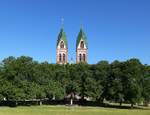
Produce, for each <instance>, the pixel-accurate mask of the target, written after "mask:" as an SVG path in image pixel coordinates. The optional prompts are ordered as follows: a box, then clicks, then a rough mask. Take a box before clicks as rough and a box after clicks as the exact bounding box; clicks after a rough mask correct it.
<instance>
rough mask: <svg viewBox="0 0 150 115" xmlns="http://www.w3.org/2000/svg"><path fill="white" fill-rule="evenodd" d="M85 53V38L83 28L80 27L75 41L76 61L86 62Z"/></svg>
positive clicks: (86, 45)
mask: <svg viewBox="0 0 150 115" xmlns="http://www.w3.org/2000/svg"><path fill="white" fill-rule="evenodd" d="M87 55H88V44H87V38H86V35H85V33H84V31H83V29H82V28H81V29H80V32H79V34H78V37H77V41H76V63H81V62H82V63H87Z"/></svg>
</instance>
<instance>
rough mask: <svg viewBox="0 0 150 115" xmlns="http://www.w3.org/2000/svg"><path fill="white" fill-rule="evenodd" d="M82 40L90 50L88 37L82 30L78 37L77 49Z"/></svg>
mask: <svg viewBox="0 0 150 115" xmlns="http://www.w3.org/2000/svg"><path fill="white" fill-rule="evenodd" d="M81 39H82V40H83V41H84V43H85V45H86V47H87V48H88V43H87V37H86V35H85V33H84V31H83V29H82V28H81V29H80V32H79V34H78V37H77V42H76V48H77V47H78V45H79V43H80V41H81Z"/></svg>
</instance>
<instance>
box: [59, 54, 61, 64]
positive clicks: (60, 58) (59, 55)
mask: <svg viewBox="0 0 150 115" xmlns="http://www.w3.org/2000/svg"><path fill="white" fill-rule="evenodd" d="M59 62H61V54H59Z"/></svg>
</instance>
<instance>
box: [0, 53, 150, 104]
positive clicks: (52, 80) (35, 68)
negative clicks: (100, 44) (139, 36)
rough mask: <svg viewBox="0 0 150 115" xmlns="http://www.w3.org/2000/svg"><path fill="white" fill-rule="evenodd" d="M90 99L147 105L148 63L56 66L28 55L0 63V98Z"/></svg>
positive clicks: (101, 62)
mask: <svg viewBox="0 0 150 115" xmlns="http://www.w3.org/2000/svg"><path fill="white" fill-rule="evenodd" d="M76 96H78V97H80V101H86V99H87V98H88V99H90V100H92V101H95V102H98V103H103V102H104V100H107V101H110V102H117V103H120V105H121V104H122V103H130V104H131V105H132V106H133V105H134V104H137V103H142V102H143V103H144V104H148V103H149V102H150V66H149V65H143V64H142V63H141V62H140V61H139V60H138V59H130V60H127V61H124V62H120V61H114V62H112V63H111V64H110V63H109V62H108V61H100V62H98V63H97V64H93V65H90V64H83V63H81V64H67V65H57V64H49V63H47V62H44V63H39V62H37V61H34V60H33V59H32V58H31V57H25V56H21V57H18V58H15V57H8V58H6V59H4V60H3V61H2V62H1V64H0V100H1V101H2V100H5V101H11V100H15V101H20V100H33V99H49V100H52V99H53V100H54V99H55V100H61V99H64V98H66V97H69V98H71V99H75V97H76Z"/></svg>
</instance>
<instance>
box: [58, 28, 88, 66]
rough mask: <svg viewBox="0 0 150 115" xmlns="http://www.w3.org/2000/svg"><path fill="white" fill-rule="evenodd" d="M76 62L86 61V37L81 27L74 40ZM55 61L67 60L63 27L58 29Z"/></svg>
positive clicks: (65, 62) (60, 62) (66, 44)
mask: <svg viewBox="0 0 150 115" xmlns="http://www.w3.org/2000/svg"><path fill="white" fill-rule="evenodd" d="M75 47H76V63H87V59H88V43H87V37H86V35H85V33H84V31H83V29H82V28H81V29H80V31H79V33H78V36H77V40H76V46H75ZM56 63H57V64H67V63H69V62H68V42H67V36H66V33H65V31H64V28H61V29H60V32H59V35H58V38H57V45H56Z"/></svg>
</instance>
